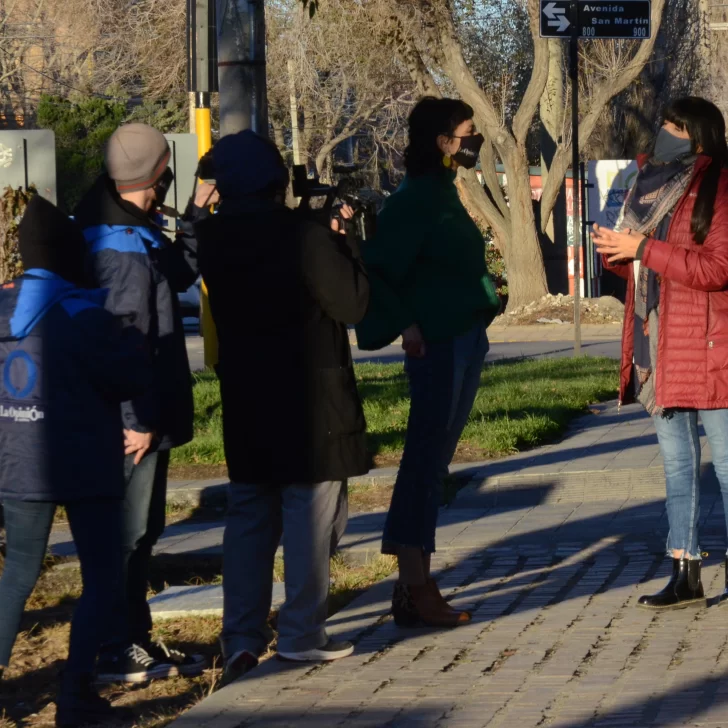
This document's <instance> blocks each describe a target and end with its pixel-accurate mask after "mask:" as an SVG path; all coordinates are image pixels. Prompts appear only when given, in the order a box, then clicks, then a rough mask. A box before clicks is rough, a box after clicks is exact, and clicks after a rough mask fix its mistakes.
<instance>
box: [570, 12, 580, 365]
mask: <svg viewBox="0 0 728 728" xmlns="http://www.w3.org/2000/svg"><path fill="white" fill-rule="evenodd" d="M569 10H570V19H571V39H570V44H569V77H570V78H571V126H572V132H571V145H572V152H573V159H572V163H571V169H572V180H571V192H572V210H571V212H572V216H573V217H572V223H573V230H574V241H573V242H574V356H579V355H580V354H581V216H580V215H579V189H580V187H579V3H578V0H571V2H570V3H569Z"/></svg>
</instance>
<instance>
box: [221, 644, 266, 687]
mask: <svg viewBox="0 0 728 728" xmlns="http://www.w3.org/2000/svg"><path fill="white" fill-rule="evenodd" d="M256 667H258V658H257V657H256V656H255V655H254V654H253V653H252V652H236V653H235V654H234V655H233V656H232V657H231V658H230V659H229V660H227V661H226V662H225V671H224V672H223V674H222V679H221V680H220V687H221V688H224V687H225V686H226V685H230V683H233V682H235V681H236V680H238V679H239V678H241V677H242V676H243V675H245V674H246V673H248V672H250V671H251V670H252V669H254V668H256Z"/></svg>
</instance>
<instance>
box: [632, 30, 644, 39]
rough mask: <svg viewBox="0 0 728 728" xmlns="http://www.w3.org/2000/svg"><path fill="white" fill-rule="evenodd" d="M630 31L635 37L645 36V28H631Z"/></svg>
mask: <svg viewBox="0 0 728 728" xmlns="http://www.w3.org/2000/svg"><path fill="white" fill-rule="evenodd" d="M632 32H633V36H634V37H635V38H646V37H647V28H632Z"/></svg>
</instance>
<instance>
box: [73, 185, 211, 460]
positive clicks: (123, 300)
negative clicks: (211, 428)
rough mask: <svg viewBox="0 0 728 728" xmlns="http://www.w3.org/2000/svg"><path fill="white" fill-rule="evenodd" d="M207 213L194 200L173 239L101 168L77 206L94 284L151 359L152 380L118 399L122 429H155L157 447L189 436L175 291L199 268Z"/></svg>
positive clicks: (188, 395)
mask: <svg viewBox="0 0 728 728" xmlns="http://www.w3.org/2000/svg"><path fill="white" fill-rule="evenodd" d="M207 214H208V213H207V211H206V210H202V209H200V208H198V207H195V206H194V205H192V204H191V205H190V207H189V208H188V210H187V212H186V213H185V215H184V216H183V217H182V218H181V220H179V222H178V234H177V236H176V239H175V240H174V241H171V240H170V239H169V238H168V237H167V236H166V235H164V233H163V232H162V229H161V226H160V225H158V224H157V221H156V220H152V219H151V218H150V217H149V216H148V215H147V213H145V212H144V211H143V210H141V209H139V208H138V207H136V206H135V205H133V204H131V203H128V202H126V201H124V200H122V199H121V198H120V197H119V195H118V194H117V192H116V190H115V188H114V184H113V182H112V181H111V180H110V179H109V178H108V177H107V176H106V175H102V176H101V177H100V178H99V179H98V180H97V182H96V184H95V185H94V187H93V188H92V189H91V190H90V192H89V193H88V194H87V195H86V197H85V198H84V199H83V200H82V201H81V203H80V205H79V207H78V209H77V210H76V213H75V217H76V220H77V222H78V223H79V224H80V225H81V227H82V228H83V229H84V235H85V237H86V240H87V241H88V244H89V253H90V272H91V277H92V281H93V284H94V285H96V286H98V287H99V288H105V289H108V297H107V299H106V310H107V311H110V312H111V313H113V314H114V315H115V316H117V317H118V318H119V320H120V321H121V322H122V325H123V326H124V327H126V328H129V327H131V328H134V329H136V330H137V331H139V332H140V333H141V334H142V335H143V336H144V338H145V340H146V343H147V347H148V350H149V352H150V355H151V359H152V363H153V369H154V376H155V383H154V387H153V388H152V389H151V390H150V391H149V392H148V393H146V394H144V395H143V396H141V397H138V398H136V399H134V400H131V401H129V402H125V403H124V404H123V406H122V419H123V424H124V428H125V429H130V430H136V431H137V432H154V433H156V435H157V438H156V439H157V447H158V449H160V450H168V449H170V448H173V447H177V446H179V445H183V444H184V443H186V442H189V441H190V440H191V439H192V423H193V415H194V409H193V402H192V378H191V375H190V367H189V361H188V359H187V347H186V343H185V332H184V327H183V324H182V316H181V313H180V306H179V300H178V298H177V294H178V293H181V292H183V291H186V290H187V289H188V288H189V287H190V286H191V285H192V284H193V283H194V282H195V281H196V280H197V277H198V275H199V272H198V266H197V243H196V241H195V234H194V228H193V224H194V223H195V222H196V221H198V220H200V219H202V218H203V217H205V216H206V215H207Z"/></svg>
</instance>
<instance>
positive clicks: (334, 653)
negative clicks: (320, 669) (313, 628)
mask: <svg viewBox="0 0 728 728" xmlns="http://www.w3.org/2000/svg"><path fill="white" fill-rule="evenodd" d="M353 654H354V645H352V644H349V643H348V642H344V643H341V644H333V643H331V642H330V643H329V644H327V645H324V646H323V647H319V648H316V649H313V650H305V651H304V652H279V653H278V658H279V659H280V660H285V661H286V662H334V660H341V659H343V658H344V657H349V656H351V655H353Z"/></svg>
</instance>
